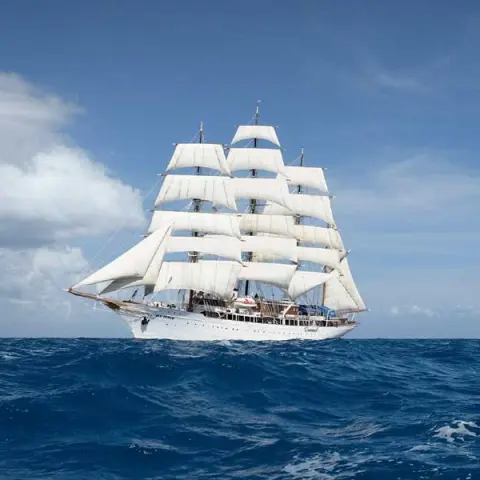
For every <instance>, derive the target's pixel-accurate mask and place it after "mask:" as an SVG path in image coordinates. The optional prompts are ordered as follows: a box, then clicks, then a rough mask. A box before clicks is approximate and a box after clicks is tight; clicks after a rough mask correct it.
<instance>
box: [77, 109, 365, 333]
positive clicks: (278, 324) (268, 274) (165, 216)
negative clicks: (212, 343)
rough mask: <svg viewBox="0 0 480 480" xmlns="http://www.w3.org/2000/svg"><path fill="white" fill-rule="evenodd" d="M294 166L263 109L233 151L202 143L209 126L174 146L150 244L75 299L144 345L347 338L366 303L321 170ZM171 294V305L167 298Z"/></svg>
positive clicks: (243, 128) (100, 273)
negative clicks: (119, 322)
mask: <svg viewBox="0 0 480 480" xmlns="http://www.w3.org/2000/svg"><path fill="white" fill-rule="evenodd" d="M242 144H243V146H242ZM238 145H240V146H238ZM294 163H298V165H292V166H287V165H285V164H284V161H283V156H282V150H281V147H280V142H279V140H278V136H277V133H276V130H275V128H274V127H273V126H270V125H262V124H260V122H259V107H258V104H257V108H256V112H255V115H254V117H253V119H252V121H251V122H250V124H248V125H240V126H238V127H237V130H236V132H235V135H234V137H233V139H232V142H231V145H229V146H228V147H226V146H224V145H223V144H214V143H207V142H205V141H204V132H203V126H202V125H201V126H200V130H199V133H198V137H197V138H196V139H195V141H194V142H192V143H179V144H176V145H175V149H174V152H173V155H172V157H171V159H170V162H169V163H168V165H167V168H166V171H165V173H163V174H162V176H163V183H162V185H161V188H160V191H159V193H158V196H157V199H156V201H155V205H154V210H153V215H152V218H151V222H150V226H149V228H148V231H147V232H146V234H145V236H144V238H143V239H142V240H141V241H139V242H138V243H137V244H135V245H134V246H133V247H132V248H130V249H129V250H127V251H126V252H125V253H123V254H122V255H120V256H119V257H117V258H115V259H114V260H113V261H111V262H110V263H108V264H107V265H105V266H103V267H102V268H100V269H99V270H97V271H95V272H93V273H92V274H90V275H89V276H87V277H86V278H84V279H83V280H81V281H80V282H78V283H77V284H75V285H73V286H72V287H70V288H69V289H68V292H70V293H72V294H74V295H78V296H81V297H84V298H88V299H91V300H93V301H95V302H100V303H101V304H103V305H105V306H107V307H108V308H110V309H111V310H113V311H114V312H116V313H118V314H120V315H121V317H122V318H123V319H124V321H125V322H126V324H127V325H128V326H129V328H130V330H131V332H132V334H133V336H134V337H136V338H143V339H158V338H165V339H174V340H291V339H311V340H325V339H330V338H339V337H342V336H343V335H345V334H347V333H348V332H350V331H351V330H352V329H354V328H355V327H356V326H357V325H358V322H357V321H356V318H355V317H356V315H357V314H358V313H359V312H363V311H365V310H366V307H365V304H364V302H363V300H362V298H361V296H360V294H359V292H358V290H357V287H356V285H355V282H354V280H353V277H352V274H351V272H350V268H349V264H348V260H347V255H348V253H349V252H348V251H347V250H346V249H345V247H344V244H343V241H342V239H341V237H340V233H339V231H338V229H337V226H336V224H335V221H334V218H333V213H332V206H331V198H332V197H331V196H330V194H329V191H328V188H327V183H326V180H325V174H324V169H323V168H319V167H310V166H305V161H304V151H303V148H302V150H301V154H300V156H299V157H298V158H297V159H296V161H295V162H294ZM174 170H175V171H177V170H178V171H179V172H178V173H171V172H172V171H174ZM242 172H243V174H242ZM168 204H170V205H169V206H170V209H166V208H165V206H166V205H168ZM172 204H174V205H178V208H176V209H173V208H172ZM92 285H96V292H95V293H89V292H88V291H85V290H84V289H83V288H82V287H87V286H92ZM132 289H134V294H133V296H131V291H132ZM139 289H140V291H141V292H143V298H142V299H141V300H137V299H135V295H136V294H137V293H138V291H139ZM165 291H173V292H170V297H171V298H172V293H173V298H174V300H173V301H172V300H171V298H170V301H161V300H159V298H158V297H159V296H161V295H162V293H163V292H165ZM114 292H116V293H114ZM119 292H123V296H125V295H124V294H125V293H127V292H128V293H129V295H128V297H129V298H128V299H126V300H125V299H121V298H119V297H122V294H120V295H119Z"/></svg>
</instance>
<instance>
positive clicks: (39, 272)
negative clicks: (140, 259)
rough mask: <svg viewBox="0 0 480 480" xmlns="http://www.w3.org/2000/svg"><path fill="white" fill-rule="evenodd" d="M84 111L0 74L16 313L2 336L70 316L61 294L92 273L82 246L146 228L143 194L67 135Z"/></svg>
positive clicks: (2, 213) (4, 209)
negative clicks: (86, 240) (18, 326)
mask: <svg viewBox="0 0 480 480" xmlns="http://www.w3.org/2000/svg"><path fill="white" fill-rule="evenodd" d="M79 111H80V109H79V108H78V107H76V106H74V105H70V104H69V103H67V102H64V101H63V100H62V99H60V98H58V97H56V96H53V95H50V94H47V93H45V92H43V91H42V90H40V89H38V88H36V87H35V86H34V85H31V84H29V83H28V82H26V81H25V80H24V79H22V78H21V77H19V76H17V75H12V74H6V73H0V296H1V297H2V298H3V302H4V303H7V304H8V305H9V310H8V312H7V313H8V317H9V318H4V320H3V322H4V325H3V327H4V328H3V329H2V330H3V332H1V331H0V335H1V334H2V333H3V334H5V332H7V334H8V332H10V331H11V328H10V327H11V325H12V323H11V320H12V317H19V318H24V317H25V316H26V315H28V314H30V313H32V312H33V313H34V317H35V318H38V319H39V322H40V321H41V320H40V319H42V318H43V320H42V321H45V317H46V319H47V320H46V321H47V324H55V322H56V321H57V320H58V318H57V317H61V318H66V317H67V316H69V314H70V300H69V299H68V297H67V295H66V294H65V293H64V292H62V291H61V288H64V287H65V286H68V285H70V284H72V283H73V282H74V281H75V280H76V279H77V278H78V275H79V274H81V273H85V272H86V271H87V269H88V268H89V265H88V262H87V260H86V259H85V258H84V255H83V253H82V250H81V249H80V248H79V247H78V246H75V245H76V244H77V241H78V240H79V239H80V238H82V237H92V236H97V237H98V236H105V235H109V234H111V233H112V232H115V231H116V230H118V229H120V228H122V227H125V228H131V229H139V228H141V227H142V226H143V225H144V224H145V218H144V214H143V209H142V200H141V196H140V193H139V191H138V190H136V189H134V188H132V187H131V186H129V185H127V184H125V183H123V182H122V181H121V180H119V179H117V178H114V177H113V175H112V174H111V172H109V170H108V169H107V168H106V167H105V166H104V165H103V164H101V163H100V162H98V161H95V160H94V159H92V157H91V155H90V154H89V153H88V152H87V151H85V150H84V149H82V148H80V147H79V146H77V145H75V144H74V142H73V141H72V139H70V138H69V137H68V135H66V133H65V129H66V127H67V125H68V123H69V122H70V121H71V120H72V119H73V117H74V116H75V115H76V114H78V113H79ZM83 313H84V312H83ZM7 322H8V323H9V324H8V325H6V323H7ZM13 323H15V322H13ZM41 331H44V332H45V334H48V326H46V327H45V328H44V329H43V330H42V328H40V329H39V332H41ZM17 332H18V330H17ZM26 334H27V335H28V332H26Z"/></svg>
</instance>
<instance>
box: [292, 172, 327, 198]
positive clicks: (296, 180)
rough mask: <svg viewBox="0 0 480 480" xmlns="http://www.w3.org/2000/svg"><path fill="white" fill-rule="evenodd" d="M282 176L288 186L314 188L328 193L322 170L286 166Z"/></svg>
mask: <svg viewBox="0 0 480 480" xmlns="http://www.w3.org/2000/svg"><path fill="white" fill-rule="evenodd" d="M284 175H285V177H286V178H287V181H288V184H289V185H300V186H302V187H310V188H316V189H318V190H321V191H322V192H325V193H328V187H327V182H326V180H325V174H324V172H323V168H319V167H295V166H287V167H285V171H284Z"/></svg>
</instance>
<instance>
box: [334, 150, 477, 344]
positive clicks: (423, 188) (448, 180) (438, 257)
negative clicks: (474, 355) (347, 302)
mask: <svg viewBox="0 0 480 480" xmlns="http://www.w3.org/2000/svg"><path fill="white" fill-rule="evenodd" d="M382 160H383V161H379V160H378V158H373V157H372V159H370V161H365V162H363V164H362V167H357V168H358V170H356V171H355V174H354V175H348V172H345V173H342V174H341V175H338V177H337V176H336V175H335V178H334V179H332V181H331V182H330V183H331V184H332V191H335V193H336V194H337V198H335V200H334V201H333V202H334V203H333V209H334V213H335V215H336V219H337V222H338V225H339V228H340V229H341V231H342V235H343V237H344V238H345V239H346V246H347V248H351V249H352V254H351V260H350V263H351V265H352V271H353V275H354V277H355V278H356V280H357V281H358V287H359V290H360V293H361V294H362V295H363V296H364V298H365V301H366V303H367V305H368V307H370V308H371V310H372V311H371V313H369V314H366V315H365V323H366V324H368V317H375V316H383V317H384V318H383V320H387V319H388V317H390V321H388V320H387V321H384V322H383V323H381V321H380V320H379V322H378V323H377V324H376V325H377V329H378V331H380V332H382V334H384V333H388V332H389V331H390V329H391V328H392V327H391V324H392V322H402V323H403V322H407V323H408V325H407V324H406V326H405V329H408V328H410V327H412V326H413V325H414V319H415V318H416V319H418V318H419V317H420V316H424V317H426V318H431V319H432V322H427V323H428V325H430V327H428V328H431V329H432V335H433V334H435V335H439V334H441V333H442V332H436V331H434V330H435V328H436V327H434V324H438V325H439V326H440V327H441V329H443V330H442V331H443V332H447V331H449V329H450V327H449V326H448V322H447V320H450V321H453V322H454V323H455V322H456V321H457V320H458V317H459V316H460V315H461V316H462V317H463V318H464V322H463V323H462V325H463V327H462V329H460V330H459V331H458V332H460V331H461V332H462V334H463V333H467V334H472V335H473V334H475V335H479V334H480V322H479V321H478V319H479V317H478V314H475V312H478V311H480V300H479V297H478V294H477V291H478V287H479V282H478V268H477V266H478V264H479V262H480V252H479V250H478V248H477V245H478V244H479V243H480V221H479V220H480V219H479V217H478V205H480V171H479V170H478V167H476V166H475V163H474V162H473V161H471V159H468V158H466V155H465V154H460V153H459V152H433V151H423V152H418V153H415V152H414V153H408V154H405V155H402V154H401V153H398V152H397V153H395V154H394V153H392V152H391V151H390V150H387V151H386V152H385V154H384V155H382ZM468 160H470V161H468ZM332 170H333V169H332ZM330 173H331V174H333V173H334V172H332V171H330ZM335 173H336V172H335ZM340 180H342V181H340ZM457 304H459V305H470V308H468V309H467V308H466V307H462V308H458V307H456V305H457ZM392 306H394V307H392ZM394 317H395V318H394ZM407 319H410V320H407ZM467 320H471V321H467ZM379 325H381V326H380V327H379ZM440 327H439V328H440ZM395 328H397V327H395ZM402 328H403V327H402ZM428 328H427V327H426V326H425V327H424V330H423V331H422V335H426V336H428ZM399 331H400V330H399ZM405 332H406V330H405V331H403V330H402V335H403V334H405ZM452 332H453V330H452ZM458 332H454V333H455V335H457V334H458ZM469 332H470V333H469ZM452 334H453V333H452Z"/></svg>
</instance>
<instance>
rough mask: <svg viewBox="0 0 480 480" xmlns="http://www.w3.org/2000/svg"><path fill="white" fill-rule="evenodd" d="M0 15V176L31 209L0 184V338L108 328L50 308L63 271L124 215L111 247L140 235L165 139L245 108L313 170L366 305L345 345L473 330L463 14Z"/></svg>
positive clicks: (110, 328) (20, 4)
mask: <svg viewBox="0 0 480 480" xmlns="http://www.w3.org/2000/svg"><path fill="white" fill-rule="evenodd" d="M1 10H2V12H1V15H0V58H1V59H2V62H1V71H2V72H4V73H3V74H2V75H3V77H0V102H1V99H2V98H4V99H5V98H7V99H10V100H8V101H9V102H10V103H8V105H10V106H11V105H12V104H13V103H12V101H11V99H12V98H14V99H15V102H16V103H15V105H16V108H17V107H18V105H20V104H21V106H22V110H21V112H22V115H27V116H28V121H27V120H25V118H26V117H25V116H23V117H21V118H23V123H22V128H20V127H19V122H18V121H17V120H16V118H17V117H16V115H19V113H18V111H19V110H14V109H11V108H10V107H8V108H7V107H5V105H7V104H4V106H3V112H2V104H1V103H0V140H3V142H2V143H3V147H0V156H1V158H0V162H3V163H4V164H5V165H8V166H9V168H10V167H11V166H12V165H15V168H17V170H16V171H15V175H16V176H15V177H14V178H15V179H16V181H18V182H19V185H23V186H25V185H26V184H27V182H25V181H24V180H25V178H26V177H22V175H27V174H28V175H29V176H28V182H30V183H28V185H32V186H31V187H29V190H27V192H26V193H25V196H24V197H23V198H24V199H25V198H26V200H25V201H26V204H27V207H26V208H28V204H30V205H31V204H35V206H36V209H33V210H35V212H36V213H37V214H38V215H36V216H35V215H33V214H32V212H31V211H29V212H27V213H28V215H27V214H26V213H25V211H26V210H25V209H23V210H20V209H19V208H20V207H19V206H18V205H19V200H18V199H16V197H15V195H13V193H14V192H13V187H12V183H11V181H10V182H9V183H6V184H5V186H2V189H3V194H4V195H5V197H6V200H5V199H2V200H4V201H3V204H4V205H7V204H8V201H10V202H12V204H13V202H15V203H14V205H15V208H13V207H12V209H10V210H9V209H8V208H7V207H3V209H1V210H0V220H2V222H3V225H4V227H3V228H0V234H2V235H3V237H2V236H0V239H1V240H2V243H1V245H0V262H2V263H3V266H2V267H0V268H1V270H3V272H7V275H5V277H4V278H3V279H2V280H1V281H0V295H1V297H2V298H3V299H4V300H3V302H4V303H5V305H6V309H5V310H4V311H5V312H7V314H8V316H6V317H5V318H4V319H3V320H2V321H1V323H0V335H1V334H3V335H12V334H14V335H22V334H23V335H52V334H62V335H110V334H112V335H116V334H119V332H124V330H123V327H122V326H121V324H120V322H118V319H117V318H116V317H113V319H112V317H110V316H109V315H105V314H102V313H99V312H96V313H95V312H93V313H92V311H91V307H90V308H87V307H85V306H84V305H83V304H81V303H80V302H77V301H76V300H75V299H74V300H72V301H71V303H69V302H70V300H69V299H66V298H65V297H66V294H64V293H63V292H61V291H59V288H60V287H64V286H65V285H64V282H66V280H67V277H65V276H63V275H67V274H68V269H69V268H71V267H72V265H76V266H77V267H78V268H80V267H81V266H82V265H84V264H86V262H91V261H92V257H93V256H94V255H95V253H96V252H97V251H98V249H99V248H100V247H101V246H102V245H104V243H105V239H106V238H108V237H109V236H110V235H111V234H112V233H114V232H115V231H116V230H117V229H118V228H119V227H120V226H121V225H122V224H123V223H124V221H126V222H127V226H128V227H131V228H127V229H124V230H123V231H122V233H121V234H120V235H119V236H117V237H116V238H115V241H116V242H112V249H117V252H118V253H120V252H121V251H122V248H125V247H127V246H129V245H131V244H132V242H133V241H135V239H136V238H138V235H139V234H140V233H142V232H143V229H144V223H142V222H143V221H144V219H143V218H141V217H142V208H143V209H148V208H150V206H151V203H152V202H153V198H152V197H150V198H148V199H147V200H146V201H145V203H144V205H143V207H142V206H141V205H140V196H141V195H143V194H145V193H146V191H147V190H149V189H150V188H151V187H152V185H153V184H154V182H155V181H156V178H155V174H156V173H158V172H161V171H162V170H163V168H164V167H165V165H166V162H167V161H168V159H169V156H170V155H171V152H172V143H173V142H184V141H189V140H190V139H191V137H192V136H193V135H194V134H195V131H196V128H197V125H198V122H199V121H200V120H203V121H204V122H205V133H206V140H207V141H213V142H217V141H218V142H228V141H229V140H230V139H231V137H232V135H233V133H234V126H235V125H236V124H239V123H243V122H247V121H248V120H249V119H250V117H251V115H252V113H253V109H254V105H255V102H256V101H257V100H258V99H261V100H262V107H261V109H262V110H261V114H262V121H264V122H265V123H272V124H274V125H279V128H278V135H279V137H280V140H281V142H282V144H283V146H284V148H285V153H284V156H285V159H286V161H289V160H291V159H293V158H295V157H296V156H297V154H298V150H299V148H300V146H301V145H304V146H305V149H306V160H307V162H308V164H310V165H318V166H326V167H328V170H327V181H328V182H329V185H330V187H331V191H332V192H333V193H334V194H335V195H336V196H337V198H336V199H335V200H334V214H335V216H336V219H337V223H338V225H339V227H340V228H341V230H342V235H343V237H344V239H345V243H346V245H347V246H348V247H349V248H351V249H352V254H351V260H350V263H351V267H352V270H353V273H354V275H355V278H356V279H357V280H358V286H359V289H360V292H361V293H362V295H363V296H364V298H365V301H366V303H367V304H368V306H369V307H370V308H371V309H372V311H371V312H369V313H368V314H366V315H364V316H363V317H362V320H363V322H362V327H361V328H359V329H357V332H356V333H355V335H357V336H373V337H383V336H401V337H404V336H423V337H425V336H427V337H431V336H476V337H478V336H480V300H479V299H478V294H477V290H478V287H480V280H479V278H480V277H479V275H478V265H479V263H480V255H479V253H478V248H477V245H478V243H479V240H480V234H479V232H480V221H479V215H478V213H479V205H480V162H479V159H478V152H479V149H480V135H478V112H479V105H480V102H479V101H480V88H479V85H480V62H479V60H478V45H479V41H480V33H479V32H480V29H479V27H480V6H479V5H478V3H477V2H474V1H462V2H457V3H456V4H455V5H453V3H452V2H446V1H427V0H425V1H423V2H414V1H407V2H398V1H397V2H394V1H373V0H371V1H369V2H359V1H352V2H348V4H347V3H346V2H335V1H323V2H317V1H303V2H286V1H278V0H277V1H266V0H265V1H262V2H253V1H244V2H241V4H233V3H231V2H220V1H210V2H207V3H205V2H204V3H202V2H191V1H179V2H166V1H165V2H152V1H144V0H141V1H135V2H134V1H126V0H125V1H106V0H105V1H101V2H97V1H95V2H94V1H85V2H76V3H74V2H62V1H59V0H52V1H49V2H41V3H40V2H33V1H26V0H20V1H16V2H8V3H7V4H5V5H2V8H1ZM12 92H13V93H12ZM1 94H3V97H2V95H1ZM20 97H21V101H20V100H18V99H19V98H20ZM17 100H18V101H17ZM8 105H7V106H8ZM25 106H27V107H28V109H27V107H25ZM25 112H27V113H25ZM39 112H40V113H39ZM2 119H3V120H2ZM2 122H3V123H2ZM25 124H28V126H29V127H28V128H26V127H25V128H24V125H25ZM2 127H3V136H2ZM52 146H54V147H55V148H56V150H55V156H50V157H49V156H48V155H47V153H48V152H50V150H51V149H52ZM27 147H28V148H27ZM2 149H3V150H2ZM59 149H60V150H59ZM24 150H25V151H24ZM19 151H21V152H22V156H21V158H20V156H19V155H20V154H19ZM46 152H47V153H46ZM42 155H43V156H42ZM52 162H53V163H52ZM0 165H1V163H0ZM52 165H53V167H52ZM67 165H68V168H67V167H66V166H67ZM102 165H103V166H104V167H105V168H107V169H108V171H103V170H102V168H103V167H102ZM60 166H63V168H60ZM5 168H6V167H5ZM58 168H60V170H61V171H62V173H61V175H60V174H59V175H57V176H56V177H55V178H56V180H57V181H58V182H59V183H58V184H57V183H52V181H51V178H50V176H49V175H50V174H51V172H52V171H57V170H56V169H58ZM8 172H10V173H9V175H10V174H11V173H12V172H11V168H10V170H8ZM8 172H7V173H8ZM32 172H34V174H35V175H36V174H38V178H37V177H35V178H34V175H33V174H32ZM3 178H4V179H5V178H13V177H7V176H6V174H5V175H4V176H3ZM39 179H41V181H40V180H39ZM82 179H83V180H82ZM113 179H115V180H113ZM80 180H82V181H84V182H85V184H81V183H78V182H80ZM0 182H1V180H0ZM60 182H61V183H60ZM75 182H77V183H75ZM102 182H103V183H102ZM105 182H106V183H105ZM49 185H53V186H54V187H55V188H54V189H53V190H50V191H49V190H48V188H47V187H48V186H49ZM74 185H84V187H81V186H78V187H74ZM95 185H97V186H98V189H95V188H94V186H95ZM52 188H53V187H52ZM63 188H65V191H64V192H63V193H62V195H63V197H62V196H60V193H58V192H59V191H63V190H62V189H63ZM104 188H106V189H107V190H106V191H107V193H108V194H105V196H104V198H101V195H102V194H101V192H102V191H104V190H102V189H104ZM72 190H75V195H76V196H75V197H74V196H73V195H70V196H69V192H71V191H72ZM15 191H16V192H17V193H18V192H19V191H20V190H18V189H15ZM39 192H40V193H39ZM155 193H156V192H155ZM67 197H68V198H69V200H68V201H65V198H67ZM72 198H75V202H73V200H72ZM29 199H30V200H31V201H30V203H29V202H28V200H29ZM57 208H58V209H59V212H63V214H62V215H60V213H59V214H58V215H57V216H55V215H52V216H51V217H50V213H51V212H52V210H53V211H56V209H57ZM26 215H27V216H26ZM2 216H3V217H4V218H3V219H2ZM123 216H125V219H126V220H125V219H124V218H123ZM27 217H28V218H27ZM33 217H35V218H33ZM65 218H70V219H72V222H71V224H67V223H68V222H67V223H66V220H65ZM92 219H93V220H92ZM74 221H75V222H77V223H76V224H78V222H80V223H81V224H82V225H83V227H84V228H83V230H81V231H79V230H78V229H77V230H75V229H74V226H73V225H74ZM89 222H90V223H89ZM92 222H93V223H92ZM5 225H7V226H8V228H7V227H5ZM40 233H41V235H40ZM109 245H110V244H109ZM112 251H113V250H112ZM39 258H40V259H41V260H39ZM100 258H102V257H100ZM103 258H104V260H106V259H107V258H105V257H103ZM96 261H98V257H97V258H95V262H96ZM52 262H53V263H54V267H51V264H52ZM95 262H94V263H95ZM39 265H40V267H39ZM45 275H46V276H47V277H48V281H47V280H45ZM49 282H50V283H49ZM46 285H50V287H49V288H46ZM39 291H40V292H41V293H40V294H39V293H38V292H39ZM36 295H40V296H41V298H42V300H41V302H42V303H38V302H37V301H36V300H35V302H33V300H34V299H35V298H36ZM58 298H61V300H58ZM32 302H33V303H32ZM57 302H60V304H59V305H58V304H57ZM39 305H40V306H39ZM34 307H35V308H34Z"/></svg>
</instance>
